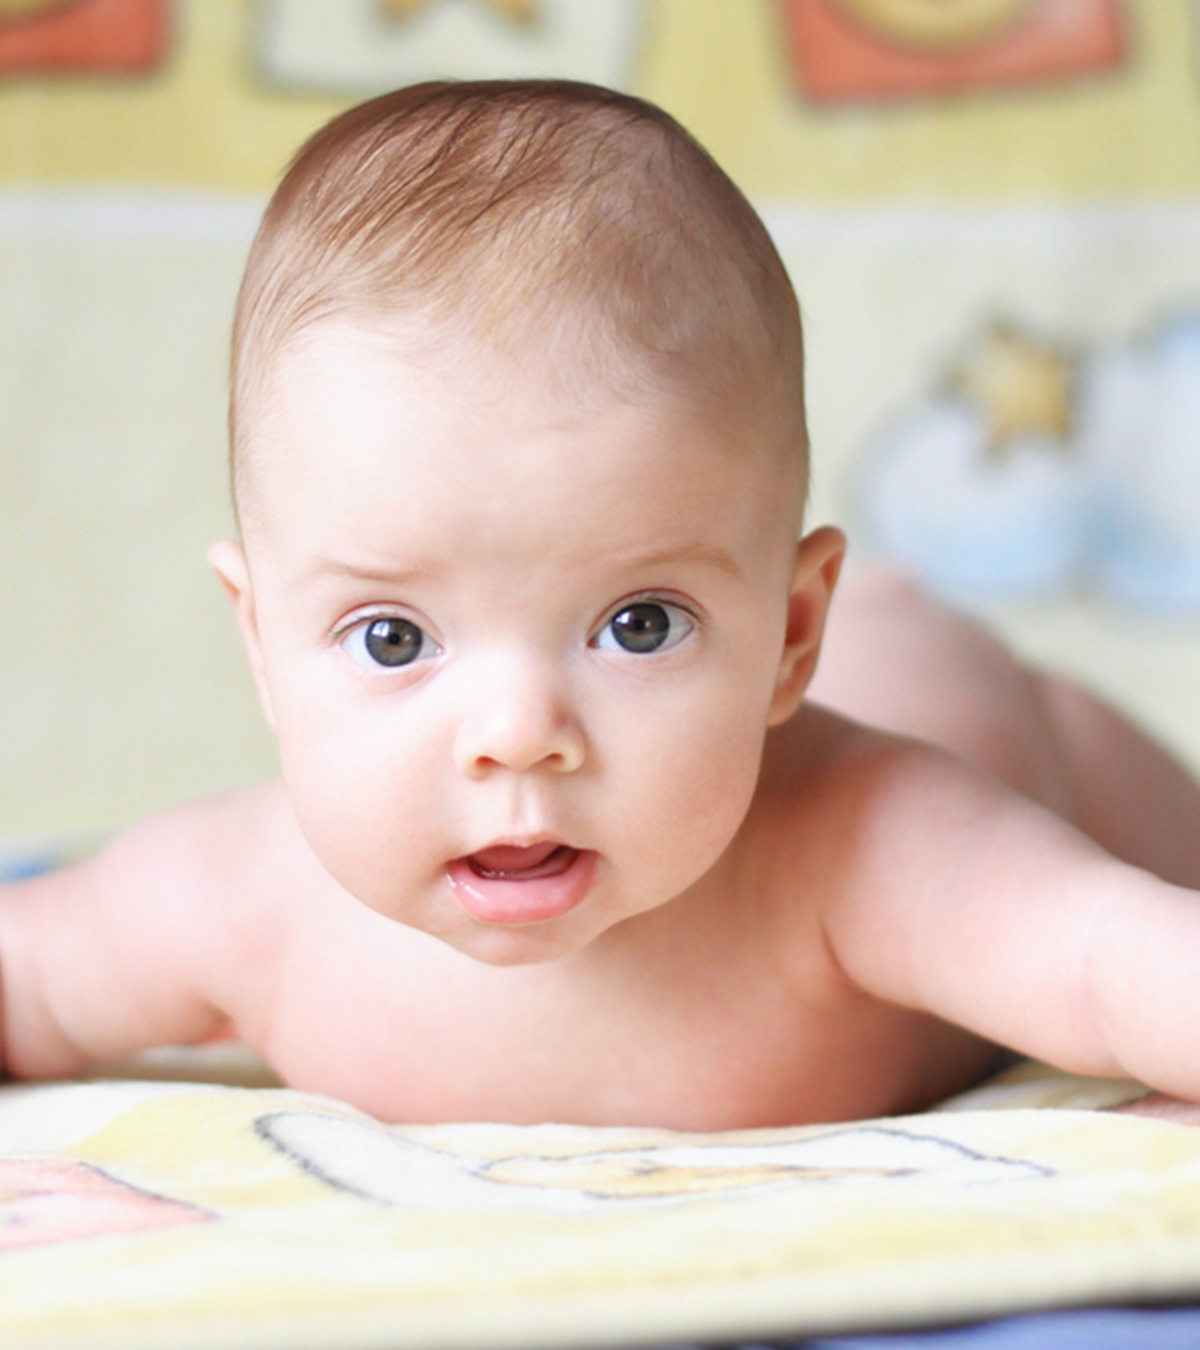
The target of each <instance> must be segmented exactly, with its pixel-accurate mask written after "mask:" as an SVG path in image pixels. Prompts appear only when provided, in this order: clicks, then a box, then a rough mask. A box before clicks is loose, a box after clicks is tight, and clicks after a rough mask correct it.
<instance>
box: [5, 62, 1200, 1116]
mask: <svg viewBox="0 0 1200 1350" xmlns="http://www.w3.org/2000/svg"><path fill="white" fill-rule="evenodd" d="M802 374H803V372H802V353H801V335H800V322H799V315H798V311H797V307H796V301H795V298H794V296H793V293H792V290H791V287H790V286H789V283H788V280H787V277H786V275H785V273H784V269H783V267H782V265H781V263H780V260H779V258H778V256H777V255H776V253H775V250H774V248H773V247H772V245H771V242H770V240H769V239H768V237H767V234H766V232H765V230H764V229H763V226H762V224H761V223H760V221H759V220H758V218H757V217H756V216H755V214H754V212H753V211H752V210H751V208H750V207H749V205H748V204H747V203H746V201H745V200H744V198H743V197H742V196H741V195H740V194H739V192H738V191H737V189H736V188H735V187H734V186H733V185H732V183H730V181H729V180H728V179H727V178H726V177H725V176H724V174H723V173H722V172H721V171H720V169H718V168H717V166H716V165H715V164H714V163H713V161H712V160H711V159H710V158H709V157H708V156H707V155H706V154H705V152H704V151H703V150H701V149H700V147H699V146H697V145H696V144H695V143H694V142H693V141H692V140H691V139H690V137H689V136H688V135H687V134H686V133H685V132H683V131H682V130H681V129H680V128H679V127H678V126H677V125H676V124H675V123H674V122H673V121H672V120H671V119H670V118H669V117H667V116H666V115H665V114H663V113H661V112H659V111H658V110H656V109H654V108H652V107H650V106H648V105H646V104H644V103H641V102H639V101H638V100H636V99H631V98H626V97H624V96H621V95H618V94H615V93H610V92H607V91H604V90H600V89H595V88H591V87H587V86H583V85H574V84H565V83H551V82H532V83H520V82H517V83H500V82H497V83H484V84H429V85H423V86H419V87H416V88H411V89H405V90H402V91H400V92H398V93H395V94H390V95H387V96H385V97H383V98H380V99H376V100H374V101H372V102H370V103H368V104H366V105H364V106H362V107H359V108H356V109H353V110H351V111H350V112H347V113H345V114H344V115H342V116H341V117H339V118H337V119H336V120H335V121H334V122H333V123H331V124H330V125H329V126H327V127H326V128H325V129H324V130H322V131H321V132H319V133H318V134H317V135H316V136H315V137H314V138H313V139H312V140H311V141H310V142H309V143H308V144H307V145H306V146H305V147H304V149H303V150H302V151H301V152H300V154H299V156H298V158H297V159H296V161H295V163H294V165H293V166H292V168H291V170H290V171H289V173H288V174H287V176H286V178H285V179H284V181H283V183H282V185H281V187H280V188H279V191H278V192H277V193H276V195H275V197H274V199H273V201H272V202H271V205H270V207H269V208H268V210H267V213H266V217H265V219H264V221H263V224H262V227H261V229H260V231H259V234H258V237H257V239H256V241H255V244H254V248H253V251H252V253H251V256H250V261H249V265H248V268H247V272H246V278H245V281H244V284H243V287H242V292H241V296H240V299H239V304H238V314H237V323H236V330H235V337H234V354H233V394H232V419H231V421H232V455H233V469H234V485H235V498H236V503H237V509H238V516H239V520H240V527H241V538H242V544H241V546H238V545H236V544H234V543H228V542H227V543H220V544H217V545H216V546H215V547H214V548H213V549H212V552H211V555H210V557H211V562H212V565H213V567H214V568H215V570H216V572H217V574H218V576H219V577H220V579H221V581H222V582H223V584H224V586H225V588H226V589H227V590H228V592H229V594H230V596H231V597H232V599H233V603H234V606H235V608H236V612H237V616H238V620H239V622H240V625H241V629H242V632H243V635H244V637H245V643H246V647H247V650H248V653H249V658H250V664H251V667H252V670H253V673H254V678H255V680H256V682H257V686H258V690H259V693H260V695H261V698H262V703H263V706H264V708H265V710H266V715H267V717H268V719H269V720H270V723H271V725H272V726H273V727H274V729H275V731H276V733H277V735H278V739H279V746H280V753H281V759H282V781H281V782H278V783H271V784H268V785H266V786H260V787H254V788H252V789H249V790H246V791H240V792H235V793H232V794H230V795H228V796H225V797H222V798H219V799H217V800H213V801H207V802H202V803H200V804H198V805H193V806H189V807H186V808H184V809H181V810H174V811H171V812H169V813H167V814H165V815H162V816H160V817H157V818H155V819H152V820H150V821H148V822H146V823H145V824H143V825H141V826H139V827H137V828H135V829H133V830H131V831H130V832H129V833H128V834H126V835H125V836H124V837H122V838H120V839H118V840H117V841H116V842H115V843H114V844H112V845H111V846H110V847H109V848H108V849H107V850H106V851H105V852H103V853H102V854H101V855H100V856H98V857H96V858H95V859H93V860H91V861H88V862H86V863H84V864H83V865H81V866H78V867H74V868H71V869H68V870H64V871H62V872H59V873H56V874H53V875H49V876H46V877H43V878H40V879H37V880H33V881H29V882H26V883H22V884H17V885H11V886H9V887H7V888H5V889H4V891H3V892H2V893H0V969H2V971H3V985H4V989H3V993H4V999H3V1006H4V1055H5V1063H6V1065H7V1068H8V1070H9V1071H10V1072H11V1073H13V1074H16V1075H21V1076H28V1077H40V1076H45V1075H61V1074H70V1073H74V1072H76V1071H78V1070H81V1069H83V1068H84V1067H85V1066H86V1065H88V1064H90V1063H92V1062H94V1061H98V1060H102V1059H106V1058H109V1057H113V1056H120V1055H124V1054H127V1053H130V1052H132V1051H135V1050H137V1049H139V1048H141V1047H145V1046H149V1045H153V1044H156V1043H164V1042H191V1041H197V1040H200V1039H202V1038H204V1037H207V1036H209V1035H211V1034H213V1033H215V1032H217V1031H218V1030H219V1029H221V1028H222V1027H223V1026H225V1025H226V1024H228V1023H231V1024H232V1025H233V1027H234V1028H236V1030H237V1032H238V1034H239V1035H240V1036H242V1037H243V1038H244V1039H245V1040H246V1041H247V1042H248V1043H249V1044H250V1045H251V1046H253V1047H256V1048H257V1049H258V1050H259V1051H261V1052H262V1054H263V1055H264V1056H265V1057H266V1058H267V1060H269V1061H270V1063H271V1064H272V1065H273V1066H274V1067H275V1068H276V1069H277V1070H278V1072H279V1073H280V1074H281V1075H282V1077H283V1078H284V1079H285V1080H286V1081H287V1082H288V1083H291V1084H293V1085H295V1086H297V1087H300V1088H305V1089H313V1090H319V1091H322V1092H326V1093H330V1094H333V1095H335V1096H338V1097H341V1098H344V1099H345V1100H347V1101H350V1102H353V1103H355V1104H356V1105H358V1106H359V1107H361V1108H363V1109H365V1110H367V1111H370V1112H372V1113H374V1114H375V1115H377V1116H380V1117H382V1118H385V1119H388V1120H394V1121H432V1120H448V1119H458V1120H464V1119H502V1120H511V1121H537V1120H546V1119H552V1120H561V1121H581V1122H596V1123H622V1124H636V1123H645V1124H654V1125H662V1126H671V1127H678V1128H686V1129H699V1130H708V1129H727V1128H736V1127H750V1126H767V1125H785V1124H791V1123H797V1122H803V1121H812V1120H833V1119H843V1118H848V1117H854V1116H864V1115H876V1114H882V1113H887V1112H895V1111H903V1110H909V1109H913V1108H919V1107H921V1106H923V1105H925V1104H928V1103H930V1102H932V1101H934V1100H935V1099H937V1098H938V1097H940V1096H944V1095H945V1094H948V1093H950V1092H953V1091H955V1090H956V1089H960V1088H962V1087H964V1086H966V1085H968V1084H970V1083H972V1082H973V1081H976V1080H977V1079H979V1078H980V1076H981V1075H983V1074H985V1073H986V1072H987V1071H988V1070H989V1068H990V1067H991V1066H993V1064H994V1063H995V1062H996V1059H997V1055H998V1053H999V1051H998V1049H997V1047H998V1046H1009V1047H1013V1048H1015V1049H1017V1050H1019V1051H1022V1052H1025V1053H1027V1054H1031V1055H1035V1056H1039V1057H1041V1058H1044V1059H1047V1060H1049V1061H1052V1062H1053V1063H1055V1064H1058V1065H1061V1066H1063V1067H1065V1068H1067V1069H1070V1070H1074V1071H1078V1072H1082V1073H1085V1074H1100V1075H1126V1074H1127V1075H1132V1076H1135V1077H1138V1078H1141V1079H1143V1080H1144V1081H1146V1082H1148V1083H1151V1084H1153V1085H1155V1086H1157V1087H1159V1088H1161V1089H1163V1090H1165V1091H1168V1092H1171V1093H1175V1094H1180V1095H1183V1096H1187V1097H1192V1098H1196V1097H1200V1053H1198V1052H1197V1050H1196V1048H1195V1047H1194V1045H1193V1043H1192V1035H1193V1031H1192V1026H1193V1023H1194V1022H1200V979H1198V978H1197V975H1198V973H1200V895H1197V894H1195V893H1194V890H1195V889H1196V888H1200V829H1198V828H1197V827H1198V825H1200V792H1198V791H1197V789H1196V788H1195V787H1194V786H1193V785H1192V784H1191V783H1190V782H1189V781H1188V779H1187V778H1186V776H1185V775H1184V774H1183V772H1182V771H1181V770H1180V769H1179V768H1178V767H1177V766H1176V765H1175V764H1174V763H1173V762H1172V761H1171V760H1169V759H1168V757H1167V756H1166V755H1165V754H1163V753H1162V752H1161V751H1159V750H1157V749H1156V748H1154V747H1153V746H1151V745H1149V744H1148V743H1147V742H1146V741H1145V740H1144V739H1143V738H1141V737H1140V736H1139V735H1138V734H1137V733H1135V732H1134V731H1133V730H1132V729H1130V728H1129V727H1128V726H1126V725H1125V724H1124V723H1123V722H1121V721H1120V720H1119V719H1118V718H1117V717H1116V716H1115V715H1114V714H1112V713H1111V712H1109V711H1107V710H1106V709H1104V708H1103V707H1101V706H1099V705H1098V704H1096V703H1095V702H1094V701H1093V700H1091V699H1090V698H1088V697H1087V696H1086V695H1084V694H1082V693H1080V692H1078V691H1076V690H1074V689H1072V688H1070V687H1068V686H1066V685H1064V684H1061V683H1057V682H1055V681H1052V680H1048V679H1046V678H1044V677H1042V676H1039V675H1036V674H1033V673H1030V672H1026V671H1023V670H1021V669H1019V668H1018V667H1017V666H1016V665H1015V664H1014V663H1013V662H1012V660H1011V659H1010V658H1009V657H1008V656H1007V655H1006V654H1005V653H1004V652H1003V651H1002V650H1000V649H999V647H998V646H997V645H996V644H995V643H994V642H993V641H992V640H991V639H990V638H988V637H987V636H985V635H984V634H983V633H981V632H980V631H979V630H978V629H976V628H975V627H974V626H972V625H971V624H969V623H968V622H967V621H965V620H963V619H961V618H958V617H955V616H952V615H950V614H948V613H946V612H945V611H943V610H941V609H939V608H937V607H936V606H934V605H933V604H932V603H931V602H929V601H927V600H924V599H923V598H921V597H920V596H919V595H918V594H917V593H915V592H914V591H913V590H912V589H910V588H909V587H907V586H906V585H904V584H903V583H902V582H899V581H896V580H890V579H888V578H886V577H873V578H872V577H866V578H862V579H859V580H857V581H856V582H854V583H853V584H851V585H850V586H848V587H847V588H846V589H845V593H844V594H843V595H842V596H841V597H840V600H839V608H838V614H837V617H835V618H834V619H833V620H832V621H831V622H830V623H829V624H828V627H827V617H828V613H829V606H830V599H831V596H832V594H833V591H834V586H835V582H836V581H837V578H838V571H839V568H840V566H841V562H842V554H843V547H844V541H843V538H842V535H841V534H840V533H839V532H838V531H837V530H834V529H831V528H822V529H817V530H815V531H813V532H812V533H809V534H807V535H804V536H803V537H801V536H800V523H801V510H802V505H803V502H804V497H805V479H806V439H805V428H804V407H803V395H802V385H803V379H802ZM798 539H799V542H797V540H798ZM822 646H823V647H824V656H823V659H822V664H821V671H820V675H819V676H818V677H816V678H815V679H814V672H815V671H816V667H817V657H818V653H819V652H820V651H821V649H822Z"/></svg>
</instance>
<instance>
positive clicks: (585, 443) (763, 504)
mask: <svg viewBox="0 0 1200 1350" xmlns="http://www.w3.org/2000/svg"><path fill="white" fill-rule="evenodd" d="M583 355H584V354H583V353H570V352H564V351H563V350H562V348H561V347H560V348H559V349H558V350H552V349H551V348H550V347H549V346H547V347H546V348H545V349H543V350H540V351H529V352H527V353H524V354H514V353H510V352H504V351H495V350H489V349H487V348H486V346H483V345H481V344H480V343H478V342H477V341H468V340H458V341H453V340H451V339H450V338H449V337H448V336H447V335H446V334H445V333H440V334H436V335H435V340H433V341H429V340H428V334H427V333H423V332H422V331H421V329H420V327H419V326H417V325H414V324H412V323H411V322H405V323H399V324H397V323H391V322H387V321H385V320H376V321H373V322H365V321H362V320H356V321H354V322H348V321H339V322H338V323H327V324H324V325H322V326H321V327H320V328H319V329H317V328H314V329H313V330H312V331H310V332H309V333H307V334H305V335H303V337H301V338H299V339H297V340H295V341H293V342H292V343H290V344H288V346H287V347H286V348H285V349H284V350H283V351H281V352H280V353H279V354H278V355H277V357H276V359H275V361H274V363H273V370H272V371H271V373H270V375H269V377H268V378H267V379H266V380H265V381H264V384H263V387H262V390H261V395H260V399H259V405H260V406H259V407H258V408H257V409H256V410H255V415H254V417H253V423H252V425H251V426H249V427H248V428H247V432H248V434H247V435H246V437H245V442H244V445H245V451H244V455H243V463H242V465H241V470H240V482H239V510H240V512H241V514H242V515H243V518H246V517H254V518H255V519H256V520H257V519H261V518H263V517H268V518H269V519H270V520H271V521H273V522H275V523H278V524H282V523H285V522H286V521H287V520H288V519H289V515H290V513H292V512H295V511H302V510H308V509H311V501H312V498H313V495H314V494H316V495H318V496H321V497H324V496H327V495H329V494H331V493H336V492H340V491H343V490H344V491H346V492H347V493H350V492H352V491H354V490H356V488H357V487H358V486H359V485H360V484H364V485H365V483H366V482H367V481H368V480H369V479H370V477H371V476H372V475H376V474H379V473H380V472H381V471H382V472H384V473H386V474H387V475H388V478H389V481H392V482H395V481H396V472H398V471H399V469H397V470H396V471H393V467H392V465H391V464H388V463H383V462H382V461H383V460H394V461H395V462H396V465H397V466H402V469H403V472H405V473H410V474H413V475H416V477H415V478H414V482H416V481H421V482H422V483H423V485H424V486H425V488H426V489H428V486H429V483H428V481H427V480H426V478H423V477H422V475H428V474H432V475H433V477H434V479H435V480H436V478H437V476H438V475H439V474H441V473H442V472H444V473H445V474H446V475H448V476H449V478H451V479H452V480H453V483H454V486H455V489H456V490H457V491H460V492H461V494H462V496H463V498H464V502H469V498H470V496H471V494H472V493H473V492H474V491H479V490H484V485H485V484H486V483H487V482H495V481H496V470H497V467H498V466H497V461H499V468H500V469H501V470H503V469H504V467H505V465H506V464H507V463H508V462H509V461H513V462H514V465H515V470H516V471H517V472H520V471H526V472H527V474H528V475H529V477H530V496H529V509H530V510H533V509H535V506H536V501H537V499H538V498H539V497H540V496H543V495H549V493H548V489H549V488H550V487H552V486H553V480H561V481H562V482H563V483H565V484H570V485H574V486H575V487H576V488H577V490H578V492H579V493H580V494H581V496H580V509H583V506H584V505H585V504H586V499H587V497H588V496H589V495H593V496H596V497H597V498H599V497H600V496H603V495H604V494H603V489H604V488H606V487H607V486H610V485H614V484H618V483H620V482H621V481H622V480H623V479H624V480H626V481H629V482H631V483H632V482H633V481H634V480H636V478H637V477H638V476H639V474H640V472H641V470H642V469H643V468H645V467H646V464H645V461H661V462H662V464H663V466H664V471H665V472H669V473H670V474H671V475H672V479H671V481H672V483H673V485H674V486H675V489H676V491H677V495H678V497H679V503H678V505H679V509H680V512H681V513H683V514H686V513H687V511H688V507H689V502H691V501H692V492H691V488H692V486H693V485H694V482H695V479H696V476H697V475H700V474H703V473H709V474H711V472H712V469H713V467H714V459H717V460H720V461H721V473H722V475H723V477H724V481H725V482H727V483H728V485H729V489H730V492H731V494H733V495H734V496H736V498H737V499H738V509H739V510H740V511H743V512H746V511H751V510H754V509H755V508H756V507H757V509H758V510H759V511H760V512H761V514H762V515H763V516H764V518H765V517H767V516H772V517H773V516H774V515H776V514H777V513H778V510H779V505H780V494H783V495H785V496H787V495H792V494H797V495H798V494H799V493H800V492H801V491H802V487H800V486H799V485H798V483H797V474H798V473H799V472H800V471H801V456H800V454H799V451H798V448H797V447H795V446H794V445H786V444H783V443H782V440H783V438H781V437H779V436H778V435H776V434H775V433H776V429H773V428H771V427H769V425H766V424H765V423H764V421H763V419H761V418H756V417H755V415H754V412H755V410H754V409H753V408H750V407H744V406H739V405H738V404H736V403H734V402H733V401H731V400H724V401H722V402H719V403H717V402H714V401H713V400H712V399H711V398H709V397H706V392H705V391H704V390H703V389H702V388H694V387H692V386H691V385H689V384H688V383H686V382H679V383H676V384H674V385H672V386H670V387H664V382H663V381H662V380H661V379H660V378H658V377H657V374H656V372H654V371H653V370H651V369H647V368H646V366H645V363H640V364H639V362H638V359H637V354H636V353H630V354H629V356H628V358H627V360H626V363H625V365H624V367H621V366H619V365H618V363H617V362H616V361H613V360H609V361H608V362H607V364H606V365H601V363H597V362H594V361H593V362H588V361H586V360H585V359H583ZM598 428H606V429H609V430H611V432H612V436H611V438H610V437H608V436H607V433H606V432H598V430H597V429H598ZM631 437H632V438H633V439H634V441H635V442H636V445H637V455H636V456H635V457H634V458H632V459H631V457H630V456H629V454H628V451H627V448H626V447H625V446H624V445H623V444H619V443H618V442H627V441H629V439H630V438H631ZM776 441H778V442H780V443H778V444H776V443H774V442H776ZM371 448H373V450H374V453H369V450H370V449H371ZM476 471H477V472H478V480H477V481H476V478H475V474H476ZM542 488H545V489H547V491H546V492H543V491H542V490H541V489H542ZM617 497H618V500H619V494H617ZM606 499H607V498H606ZM731 505H732V504H731Z"/></svg>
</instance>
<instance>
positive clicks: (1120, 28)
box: [781, 0, 1125, 102]
mask: <svg viewBox="0 0 1200 1350" xmlns="http://www.w3.org/2000/svg"><path fill="white" fill-rule="evenodd" d="M781 2H782V4H783V11H784V20H785V25H786V30H787V36H788V44H789V47H790V54H791V58H792V68H793V70H794V72H795V75H796V77H797V79H798V82H799V85H800V89H801V92H802V93H804V94H805V95H807V97H809V98H811V99H813V100H815V101H817V102H841V101H859V102H862V101H871V100H876V99H884V98H902V97H911V96H919V95H923V94H926V95H928V94H946V93H957V92H960V91H966V90H973V89H987V88H995V87H998V86H1004V85H1022V84H1036V83H1041V82H1044V81H1052V80H1061V79H1064V78H1068V77H1070V76H1072V75H1079V74H1084V73H1089V72H1093V71H1099V70H1105V69H1109V68H1111V67H1113V66H1118V65H1120V64H1121V63H1122V61H1123V59H1124V54H1125V36H1124V25H1123V23H1122V16H1121V6H1120V4H1119V2H1118V0H940V2H939V3H934V0H781Z"/></svg>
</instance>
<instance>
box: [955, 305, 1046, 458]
mask: <svg viewBox="0 0 1200 1350" xmlns="http://www.w3.org/2000/svg"><path fill="white" fill-rule="evenodd" d="M1072 374H1073V372H1072V363H1071V360H1070V358H1069V357H1067V356H1066V355H1065V354H1064V353H1063V352H1062V351H1060V350H1058V349H1057V348H1055V347H1052V346H1049V345H1048V344H1046V343H1040V342H1037V341H1035V340H1034V339H1033V338H1030V337H1027V336H1026V335H1025V334H1023V333H1019V332H1017V331H1016V330H1015V329H1014V328H1012V327H1010V326H1009V325H1007V324H1004V323H993V324H991V326H990V327H989V328H988V329H987V331H986V332H985V333H984V335H983V337H982V339H981V340H980V342H979V344H978V346H977V347H976V349H975V351H974V353H973V354H972V355H971V356H970V358H969V359H968V360H967V361H966V362H965V363H964V364H963V365H961V366H960V367H959V368H958V370H956V371H955V372H954V373H953V375H952V376H951V380H950V384H951V388H952V389H954V390H955V391H956V392H959V393H963V394H966V395H967V396H968V397H970V398H972V399H974V400H975V402H976V403H977V404H978V405H979V407H980V408H981V409H982V410H983V414H984V416H985V417H986V419H987V424H988V433H989V434H988V450H989V452H990V453H991V454H992V455H995V456H1003V455H1004V454H1005V453H1006V452H1007V450H1008V448H1009V446H1010V445H1011V443H1012V442H1013V441H1014V440H1016V439H1018V438H1019V437H1022V436H1028V435H1043V436H1049V437H1050V438H1051V439H1053V440H1055V441H1057V442H1059V445H1060V448H1061V449H1063V450H1064V451H1065V450H1067V449H1069V446H1068V443H1067V437H1068V436H1069V435H1070V433H1071V422H1072V410H1071V385H1072Z"/></svg>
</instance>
